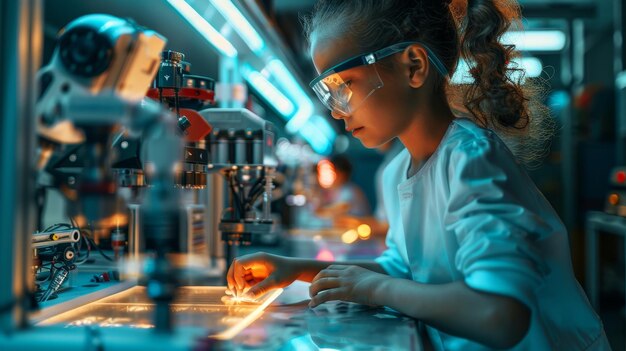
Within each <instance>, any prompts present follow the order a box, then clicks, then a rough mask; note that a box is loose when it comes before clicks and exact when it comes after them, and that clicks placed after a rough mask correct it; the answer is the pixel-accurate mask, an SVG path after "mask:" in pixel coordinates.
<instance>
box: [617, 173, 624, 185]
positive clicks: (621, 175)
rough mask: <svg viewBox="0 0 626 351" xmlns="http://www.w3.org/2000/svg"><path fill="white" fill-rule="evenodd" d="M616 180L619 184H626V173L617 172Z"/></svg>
mask: <svg viewBox="0 0 626 351" xmlns="http://www.w3.org/2000/svg"><path fill="white" fill-rule="evenodd" d="M616 178H617V182H618V183H623V182H626V172H624V171H619V172H617V174H616Z"/></svg>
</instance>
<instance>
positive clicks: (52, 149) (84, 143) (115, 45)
mask: <svg viewBox="0 0 626 351" xmlns="http://www.w3.org/2000/svg"><path fill="white" fill-rule="evenodd" d="M164 45H165V39H164V38H162V37H161V36H159V35H158V34H157V33H154V32H152V31H149V30H146V29H144V28H141V27H139V26H137V25H136V24H134V23H132V22H130V21H126V20H120V19H118V18H114V17H111V16H107V15H88V16H84V17H81V18H79V19H77V20H75V21H73V22H72V23H71V24H69V25H68V26H67V27H66V28H64V30H63V31H62V33H61V35H60V38H59V42H58V46H57V48H56V50H55V53H54V56H53V59H52V60H51V62H50V64H49V65H47V66H46V67H44V68H43V69H42V70H41V72H40V75H39V79H40V82H41V85H42V90H41V95H40V97H39V100H38V102H37V120H38V122H39V124H38V135H39V140H40V153H39V160H38V164H39V170H40V171H41V172H42V173H45V174H47V175H48V177H47V178H46V177H40V179H44V180H47V183H45V184H42V183H44V181H40V184H42V188H44V189H45V188H46V187H54V188H58V189H60V190H61V191H62V193H63V194H64V195H65V197H66V198H67V201H68V203H69V204H70V206H69V207H68V215H69V218H70V219H71V222H72V223H71V226H69V227H68V226H65V227H63V229H65V230H75V231H77V232H78V233H79V234H80V233H82V232H81V229H80V228H81V227H85V226H86V225H93V224H94V223H101V222H102V221H105V222H107V223H111V222H112V221H111V220H108V221H106V219H107V218H111V217H115V216H120V214H122V216H123V217H126V222H128V235H126V234H125V232H124V229H123V228H120V226H119V221H118V223H117V225H115V226H114V227H112V228H111V233H110V236H109V242H110V247H111V249H112V250H113V251H114V254H115V255H114V256H115V258H116V259H121V258H122V257H126V258H127V259H128V260H127V261H128V262H131V261H135V262H136V261H137V260H139V262H140V265H141V267H142V268H141V271H140V272H139V275H140V277H139V279H140V281H139V282H140V284H142V285H145V286H146V289H145V293H146V295H147V297H148V298H149V299H150V300H151V301H153V303H154V304H155V308H154V318H153V325H154V327H155V329H157V330H160V331H171V330H172V328H173V317H172V311H171V309H170V308H169V306H170V305H171V304H172V302H173V301H174V299H175V296H176V291H177V290H178V287H179V286H181V285H182V284H183V283H184V282H183V281H182V280H181V277H182V276H183V274H181V271H184V270H185V269H186V268H185V267H184V262H188V261H186V260H182V261H180V260H172V255H171V254H173V253H182V254H185V255H197V256H201V257H204V258H209V257H208V256H209V251H208V243H209V242H211V240H212V236H215V235H218V233H217V232H215V231H211V230H210V226H209V225H208V224H207V218H208V217H209V216H208V214H207V211H212V212H213V213H219V215H214V216H213V217H211V218H213V219H214V221H219V226H218V228H219V231H220V232H221V240H222V241H223V242H224V243H225V245H226V250H225V251H226V258H225V263H228V262H230V261H231V260H232V259H233V258H234V257H235V255H236V248H237V246H238V245H240V244H248V243H250V242H251V238H252V236H253V235H254V234H256V233H261V234H265V233H269V232H270V231H271V230H272V218H271V215H270V202H271V193H272V189H273V173H274V170H275V167H276V166H277V160H276V158H275V157H274V135H275V133H274V130H273V126H272V124H271V123H269V122H266V121H265V120H263V119H261V118H260V117H258V116H256V115H254V114H253V113H252V112H250V111H248V110H245V109H218V108H213V104H214V92H213V87H214V84H215V82H214V81H213V80H212V79H210V78H208V77H202V76H197V75H192V74H191V64H190V63H188V62H185V61H184V54H182V53H179V52H174V51H171V50H165V51H163V47H164ZM146 96H147V98H144V97H146ZM211 173H212V174H215V175H217V176H220V177H224V178H225V180H226V187H227V189H228V191H227V192H228V194H229V197H228V199H227V206H226V207H225V208H224V206H222V205H220V204H219V201H218V202H217V203H215V202H213V206H212V207H210V206H209V205H204V204H203V201H199V198H200V197H201V196H202V195H205V196H206V194H205V193H201V192H200V191H202V189H204V188H206V187H207V185H208V178H207V177H208V175H209V174H211ZM127 190H128V191H127ZM189 191H192V193H191V194H193V195H194V196H192V198H193V199H192V201H191V202H189V201H186V200H184V198H185V197H186V196H187V195H189V194H190V193H189ZM205 203H208V201H205ZM209 207H210V208H209ZM42 212H43V208H42ZM40 217H41V214H40ZM73 218H77V219H80V220H77V223H74V220H73ZM39 222H40V223H41V220H40V221H39ZM214 227H215V226H214ZM54 229H59V228H54ZM46 235H48V233H46ZM84 236H85V237H86V240H91V243H92V244H94V245H96V243H95V242H94V241H93V238H89V235H84ZM34 237H37V238H40V237H42V236H41V234H35V235H34ZM49 237H51V236H49ZM78 240H80V238H79V239H77V242H78ZM127 244H128V248H129V250H125V248H126V246H127ZM72 245H75V244H72ZM51 246H52V245H51ZM72 247H73V246H72ZM79 251H80V250H76V249H74V251H71V250H70V252H74V255H79V254H80V252H79ZM55 252H56V251H55ZM40 256H41V255H38V257H40ZM49 257H55V258H58V257H59V256H49ZM66 261H68V262H66V264H65V265H64V266H63V267H61V268H59V269H58V270H56V271H54V272H52V269H51V270H50V275H49V277H48V279H47V281H49V283H48V286H47V288H46V289H45V290H44V292H43V293H42V298H41V299H40V301H46V300H47V299H48V298H49V296H50V295H51V294H53V293H54V292H56V291H57V290H58V289H59V287H60V286H61V284H62V283H63V282H64V280H65V279H66V278H67V276H68V272H69V271H70V270H73V269H75V268H76V265H74V263H73V261H70V260H66ZM53 262H54V261H53ZM181 262H183V266H181ZM54 264H55V263H53V264H52V266H53V267H54ZM35 266H37V268H36V269H37V270H39V271H41V267H42V266H43V264H39V265H37V263H36V264H35ZM124 269H126V268H124ZM40 273H41V272H40ZM222 274H225V270H223V271H222ZM96 281H97V279H96Z"/></svg>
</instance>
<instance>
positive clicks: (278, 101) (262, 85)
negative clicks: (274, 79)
mask: <svg viewBox="0 0 626 351" xmlns="http://www.w3.org/2000/svg"><path fill="white" fill-rule="evenodd" d="M241 73H242V74H243V77H244V78H245V79H246V81H248V83H250V85H251V86H252V88H253V89H254V90H255V91H256V92H257V94H258V95H259V96H260V97H261V98H263V99H265V100H266V101H267V102H268V103H269V104H270V105H272V106H273V107H274V108H275V109H276V110H277V111H278V112H279V113H280V114H281V115H282V116H283V117H284V118H286V119H287V118H289V116H291V115H292V114H293V112H294V110H295V107H294V105H293V103H292V102H291V101H290V100H289V99H288V98H287V97H286V96H285V95H283V93H281V92H280V90H278V88H276V87H275V86H274V85H273V84H272V83H270V81H268V80H267V78H265V77H264V76H263V75H262V74H261V73H260V72H258V71H255V70H253V69H251V68H250V67H246V66H244V67H243V68H242V72H241Z"/></svg>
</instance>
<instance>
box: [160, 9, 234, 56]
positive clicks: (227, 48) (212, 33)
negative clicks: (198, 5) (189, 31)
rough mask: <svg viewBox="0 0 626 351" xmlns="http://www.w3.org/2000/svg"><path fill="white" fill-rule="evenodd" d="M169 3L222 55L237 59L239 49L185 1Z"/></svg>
mask: <svg viewBox="0 0 626 351" xmlns="http://www.w3.org/2000/svg"><path fill="white" fill-rule="evenodd" d="M167 2H168V3H169V4H170V5H171V6H172V7H173V8H174V9H175V10H176V11H177V12H178V13H179V14H181V15H182V16H183V18H185V20H187V22H189V24H191V26H192V27H194V28H195V29H196V30H197V31H198V33H200V35H202V36H203V37H204V38H205V39H206V40H207V41H208V42H209V43H210V44H211V45H213V46H214V47H215V48H216V49H217V51H219V52H220V54H222V55H224V56H226V57H231V58H233V57H236V56H237V49H235V47H234V46H233V45H232V44H231V43H230V42H229V41H228V40H227V39H226V38H224V37H223V36H222V35H221V34H220V32H218V31H217V29H215V28H213V26H212V25H210V24H209V22H207V20H206V19H204V17H202V16H201V15H200V14H199V13H198V12H197V11H196V10H194V8H193V7H191V5H189V4H188V3H186V2H185V1H184V0H167Z"/></svg>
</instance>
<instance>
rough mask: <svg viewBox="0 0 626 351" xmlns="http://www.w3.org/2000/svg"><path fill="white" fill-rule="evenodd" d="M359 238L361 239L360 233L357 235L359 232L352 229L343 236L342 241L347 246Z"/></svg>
mask: <svg viewBox="0 0 626 351" xmlns="http://www.w3.org/2000/svg"><path fill="white" fill-rule="evenodd" d="M358 238H359V233H357V231H356V230H354V229H350V230H348V231H347V232H345V233H343V234H342V235H341V241H343V242H344V243H346V244H352V243H353V242H355V241H356V239H358Z"/></svg>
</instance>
